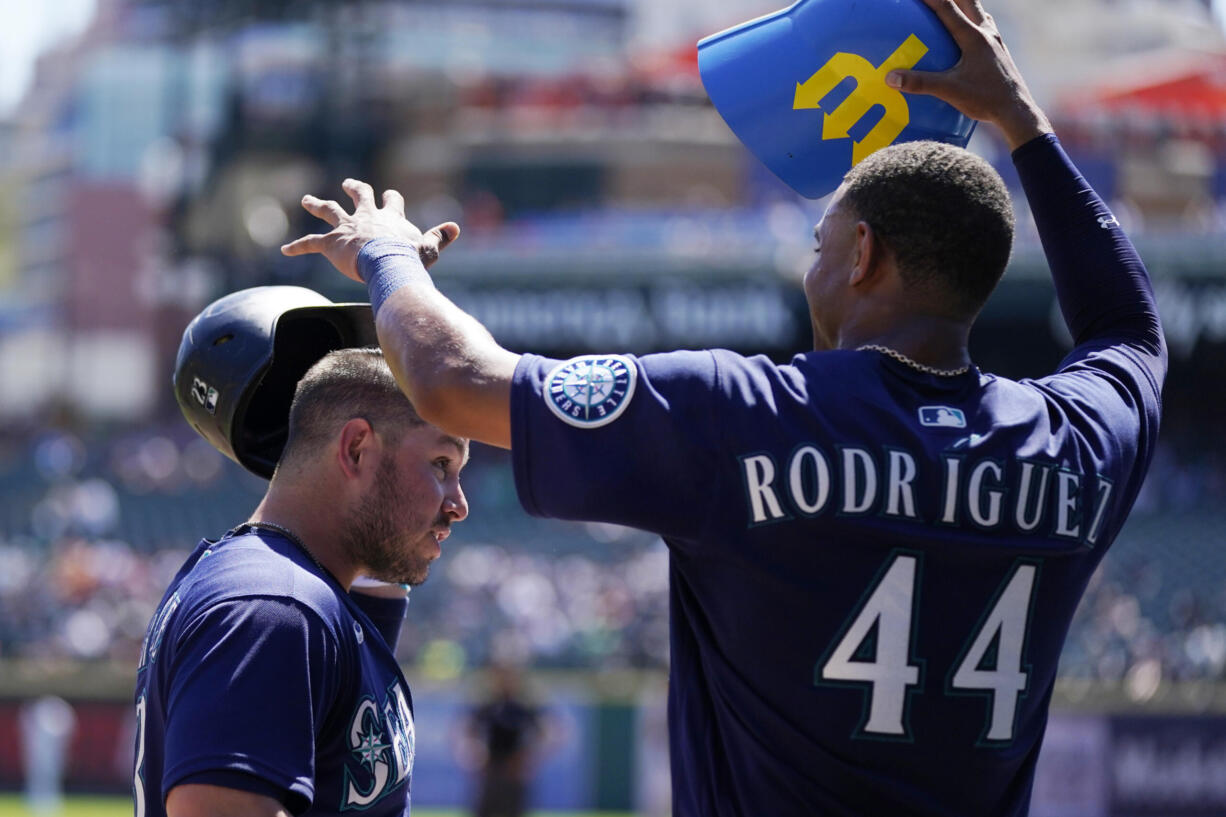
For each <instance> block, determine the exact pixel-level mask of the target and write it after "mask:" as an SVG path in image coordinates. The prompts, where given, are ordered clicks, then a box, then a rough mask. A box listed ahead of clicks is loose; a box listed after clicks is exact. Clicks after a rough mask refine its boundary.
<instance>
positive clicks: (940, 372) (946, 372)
mask: <svg viewBox="0 0 1226 817" xmlns="http://www.w3.org/2000/svg"><path fill="white" fill-rule="evenodd" d="M856 351H857V352H880V353H881V354H883V355H885V356H886V357H892V358H894V359H895V360H897V361H898V362H899V363H905V364H906V365H908V366H910V367H911V368H912V369H915V370H916V371H917V372H923V373H924V374H935V375H937V376H938V377H957V376H958V375H961V374H966V373H967V372H969V371H970V370H971V367H970V366H963V367H961V368H959V369H938V368H936V367H935V366H926V365H924V364H923V363H916V362H915V361H914V360H912V359H911V358H909V357H907V356H906V355H904V354H903V353H902V352H900V351H898V350H897V349H891V348H890V347H889V346H878V345H877V344H875V343H869V344H866V345H864V346H858V347H856Z"/></svg>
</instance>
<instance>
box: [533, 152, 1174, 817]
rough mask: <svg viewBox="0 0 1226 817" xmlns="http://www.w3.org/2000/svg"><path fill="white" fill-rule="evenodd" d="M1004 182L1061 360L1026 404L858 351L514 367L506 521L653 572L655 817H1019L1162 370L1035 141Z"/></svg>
mask: <svg viewBox="0 0 1226 817" xmlns="http://www.w3.org/2000/svg"><path fill="white" fill-rule="evenodd" d="M1015 158H1016V160H1017V162H1018V166H1019V172H1020V173H1021V174H1022V176H1023V179H1024V180H1027V184H1028V187H1027V192H1028V195H1029V197H1030V200H1031V204H1032V207H1033V209H1034V210H1035V213H1036V218H1037V219H1038V222H1039V226H1040V230H1041V231H1042V232H1043V237H1044V240H1045V247H1046V249H1047V252H1048V256H1049V262H1050V263H1051V264H1052V267H1053V274H1054V275H1055V276H1056V279H1057V288H1058V292H1059V295H1060V298H1061V300H1062V305H1063V306H1064V308H1065V313H1066V315H1067V316H1068V317H1069V323H1070V326H1071V328H1072V329H1073V333H1074V337H1075V338H1076V339H1077V341H1078V343H1077V346H1076V348H1075V349H1074V350H1073V352H1072V353H1071V354H1070V355H1069V357H1068V358H1067V359H1066V360H1065V361H1064V362H1063V363H1062V364H1061V365H1060V367H1059V369H1058V371H1057V372H1055V373H1054V374H1052V375H1050V376H1047V377H1044V378H1041V379H1038V380H1023V381H1012V380H1007V379H1004V378H1000V377H995V376H993V375H990V374H986V373H983V372H980V371H978V370H977V369H975V368H973V367H972V368H971V370H970V371H969V372H967V373H966V374H964V375H961V376H955V377H945V376H937V375H931V374H923V373H921V372H919V371H917V370H915V369H913V368H911V367H909V366H907V365H906V364H904V363H902V362H899V361H897V360H895V359H893V358H891V357H888V356H886V355H884V354H881V353H879V352H876V351H831V352H811V353H808V354H803V355H799V356H797V357H796V358H795V359H794V360H793V361H792V362H791V363H790V364H789V365H775V364H773V363H771V362H770V361H769V360H767V359H765V358H761V357H754V358H744V357H741V356H738V355H735V354H732V353H730V352H725V351H702V352H688V351H687V352H673V353H669V354H660V355H649V356H644V357H640V358H635V357H630V356H617V355H608V356H586V357H583V358H577V359H575V360H571V361H565V362H563V361H555V360H548V359H545V358H541V357H535V356H525V357H524V358H523V359H522V360H521V362H520V364H519V366H518V368H517V370H516V374H515V381H514V386H513V392H512V408H511V411H512V434H513V438H512V452H513V461H514V468H515V477H516V484H517V486H518V489H519V493H520V498H521V500H522V502H523V504H524V506H525V507H526V508H527V509H528V510H529V511H530V512H531V513H534V514H538V515H544V516H553V517H560V518H567V519H586V520H599V521H606V522H613V523H618V524H623V525H630V526H634V527H637V528H642V529H645V530H649V531H654V532H657V533H659V534H660V535H661V536H663V537H664V540H665V541H666V542H667V543H668V545H669V549H670V565H671V575H670V594H671V599H670V601H671V639H672V668H671V672H670V685H669V720H670V737H671V750H672V764H673V790H674V814H675V815H677V817H710V816H711V815H761V814H770V815H771V816H772V817H788V816H789V815H797V817H799V816H800V815H804V817H811V816H812V815H815V814H822V815H877V814H892V815H894V814H932V815H936V814H941V815H949V814H958V815H965V814H993V815H1021V814H1024V813H1025V812H1026V810H1027V807H1028V803H1029V795H1030V788H1031V784H1032V780H1033V774H1034V765H1035V760H1036V758H1037V755H1038V751H1039V745H1040V742H1041V739H1042V735H1043V730H1044V727H1045V724H1046V717H1047V707H1048V702H1049V699H1050V697H1051V692H1052V687H1053V683H1054V679H1055V674H1056V667H1057V663H1058V659H1059V654H1060V650H1061V646H1062V644H1063V642H1064V638H1065V634H1066V631H1067V628H1068V625H1069V622H1070V620H1071V619H1072V616H1073V613H1074V611H1075V609H1076V607H1077V603H1078V600H1079V599H1080V597H1081V594H1082V591H1083V589H1084V587H1085V584H1086V582H1087V581H1088V579H1089V578H1090V575H1091V573H1092V572H1093V570H1094V568H1095V566H1096V565H1097V564H1098V562H1099V561H1100V559H1101V558H1102V556H1103V553H1104V552H1105V551H1106V549H1107V547H1108V546H1109V545H1110V543H1111V541H1112V540H1113V539H1114V537H1115V536H1116V534H1117V532H1118V530H1119V528H1120V526H1121V524H1122V523H1123V521H1124V518H1125V516H1126V515H1127V513H1128V510H1129V508H1130V507H1131V505H1132V502H1133V500H1134V498H1135V496H1136V493H1137V490H1138V488H1139V487H1140V483H1141V480H1142V478H1143V475H1144V471H1145V468H1146V466H1147V463H1148V461H1149V459H1150V456H1151V453H1152V449H1153V444H1154V438H1155V435H1156V433H1157V424H1158V415H1159V395H1160V388H1161V382H1162V379H1163V377H1164V374H1165V352H1164V347H1163V346H1162V340H1161V335H1160V329H1159V327H1158V322H1157V315H1156V312H1155V311H1154V309H1153V300H1152V294H1151V293H1150V290H1149V286H1148V280H1147V278H1146V276H1145V274H1144V269H1143V268H1142V267H1141V266H1140V262H1139V260H1138V259H1136V256H1135V253H1133V252H1132V249H1131V245H1130V244H1129V243H1128V242H1127V239H1126V238H1124V237H1123V236H1122V233H1120V232H1119V230H1118V225H1117V224H1115V223H1114V219H1108V216H1109V214H1107V213H1106V210H1105V208H1104V207H1102V206H1101V202H1099V201H1098V199H1097V198H1096V197H1095V196H1094V195H1093V193H1092V191H1089V188H1088V187H1087V186H1085V184H1084V182H1083V181H1082V180H1081V179H1080V178H1079V177H1078V176H1077V175H1076V173H1075V171H1074V170H1073V169H1072V167H1071V165H1069V164H1068V162H1067V159H1066V158H1065V157H1064V155H1063V152H1062V151H1061V150H1060V149H1059V146H1058V144H1057V143H1056V142H1055V140H1054V137H1046V138H1043V139H1040V140H1036V141H1035V142H1034V143H1032V144H1030V145H1028V146H1025V147H1023V148H1022V149H1021V150H1020V151H1019V152H1018V154H1017V155H1016V157H1015ZM1036 177H1037V178H1038V181H1037V182H1036ZM1035 185H1037V186H1038V188H1039V189H1034V187H1035ZM1053 211H1054V213H1053ZM1104 219H1108V223H1103V220H1104ZM1074 262H1075V263H1074ZM1078 265H1080V267H1079V268H1076V267H1078ZM1077 276H1080V277H1077ZM1070 277H1072V278H1074V280H1071V281H1069V280H1062V278H1070Z"/></svg>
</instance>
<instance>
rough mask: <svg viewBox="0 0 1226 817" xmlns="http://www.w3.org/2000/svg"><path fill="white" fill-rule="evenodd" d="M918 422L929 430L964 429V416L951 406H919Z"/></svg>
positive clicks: (959, 410)
mask: <svg viewBox="0 0 1226 817" xmlns="http://www.w3.org/2000/svg"><path fill="white" fill-rule="evenodd" d="M919 421H920V425H922V426H928V427H929V428H966V415H965V414H963V413H962V409H956V408H953V407H952V406H920V410H919Z"/></svg>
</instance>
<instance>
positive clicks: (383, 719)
mask: <svg viewBox="0 0 1226 817" xmlns="http://www.w3.org/2000/svg"><path fill="white" fill-rule="evenodd" d="M349 748H350V750H351V752H352V755H353V758H354V760H355V761H356V763H354V762H352V761H349V762H346V764H345V788H344V791H345V800H344V802H342V803H341V811H349V810H352V809H366V808H369V807H370V806H371V805H373V804H375V803H377V802H378V801H379V800H381V799H383V797H384V796H385V795H387V794H389V793H390V792H392V791H394V790H396V789H398V788H399V787H400V786H401V784H402V783H404V782H405V781H406V780H408V779H409V778H410V776H411V775H412V772H413V755H414V733H413V716H412V714H411V713H410V711H409V703H408V700H407V699H406V698H405V696H404V690H402V689H401V688H400V686H399V684H393V685H392V686H391V687H390V688H389V689H388V692H387V695H386V697H385V698H384V699H383V706H382V707H380V706H379V705H378V704H377V703H376V702H375V700H374V699H373V698H369V697H368V698H365V699H363V700H362V702H361V703H360V704H358V707H357V709H356V710H354V713H353V717H352V718H350V719H349ZM355 767H356V771H355Z"/></svg>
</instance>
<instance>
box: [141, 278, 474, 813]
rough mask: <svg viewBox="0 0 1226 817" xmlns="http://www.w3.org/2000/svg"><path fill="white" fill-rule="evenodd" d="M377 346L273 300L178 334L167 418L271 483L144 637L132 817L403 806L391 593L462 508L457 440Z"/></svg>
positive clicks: (203, 553) (179, 581) (417, 571)
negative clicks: (427, 418) (178, 418)
mask: <svg viewBox="0 0 1226 817" xmlns="http://www.w3.org/2000/svg"><path fill="white" fill-rule="evenodd" d="M375 342H376V339H375V331H374V324H373V321H372V319H371V310H370V307H369V306H368V305H366V304H333V303H331V302H330V301H328V299H326V298H324V297H323V296H321V295H319V294H318V293H315V292H312V291H311V290H308V289H302V288H300V287H285V286H274V287H257V288H254V289H247V290H243V291H241V292H236V293H234V294H232V295H228V296H226V297H224V298H221V299H219V300H218V301H216V302H214V303H212V304H210V305H209V306H208V307H207V308H206V309H205V310H204V311H203V312H201V313H200V315H198V316H197V317H196V318H195V319H194V320H193V321H192V322H191V324H190V325H189V326H188V327H187V330H186V332H185V333H184V336H183V342H182V345H181V346H180V348H179V355H178V360H177V361H176V364H175V372H174V378H173V382H174V390H175V396H176V399H177V400H178V401H179V405H180V407H181V408H182V410H183V414H184V416H185V417H186V418H187V420H188V422H190V423H191V424H192V426H193V427H194V428H195V429H196V430H197V431H198V432H199V433H200V434H202V435H203V436H204V437H205V438H206V439H207V440H209V442H211V443H212V444H213V445H214V446H215V447H216V448H217V449H218V450H219V451H221V452H222V453H224V454H225V455H226V456H228V457H230V458H231V459H234V460H235V461H237V462H239V463H241V464H242V465H243V466H244V467H246V468H247V469H248V470H250V471H252V472H253V473H256V474H258V475H260V476H262V477H265V478H266V479H269V486H268V490H267V492H266V493H265V495H264V498H263V499H262V500H261V502H260V504H259V505H258V507H256V509H255V510H254V511H253V512H252V514H251V516H250V518H249V519H248V520H247V521H246V522H244V523H243V524H241V525H238V526H237V527H236V528H234V529H232V530H230V531H227V532H226V533H225V534H224V535H222V536H220V537H218V538H217V539H205V540H202V541H201V542H200V543H199V544H198V545H197V546H196V549H195V550H194V551H193V552H192V554H191V556H190V557H189V558H188V560H187V561H186V562H185V563H184V565H183V566H182V568H180V570H179V572H178V574H177V575H176V576H175V578H174V580H173V581H172V582H171V585H170V587H169V588H168V589H167V591H166V594H165V596H164V597H163V599H162V602H161V604H160V605H159V607H158V610H157V612H156V613H155V615H154V617H153V620H152V621H151V622H150V624H149V628H148V630H147V633H146V637H145V642H144V644H143V646H142V649H141V656H140V664H139V669H138V672H137V685H136V696H135V697H136V715H137V735H136V752H135V768H134V770H133V796H134V800H135V805H136V814H137V816H138V817H143V815H171V816H172V817H183V816H185V815H200V814H245V815H258V816H261V817H287V816H288V815H289V814H291V813H292V814H337V813H340V812H343V811H349V810H356V811H361V812H362V813H363V814H367V815H371V816H372V817H375V816H376V815H385V816H386V817H393V815H397V816H398V815H403V814H405V813H407V812H408V804H409V792H410V788H411V782H412V770H413V759H414V753H415V743H416V741H415V733H414V722H413V700H412V696H411V694H410V691H409V687H408V684H407V683H406V682H405V679H404V676H403V674H402V673H401V671H400V666H399V664H398V662H397V661H396V657H395V648H396V643H397V640H398V638H399V635H400V626H401V623H402V622H403V620H404V614H405V610H406V606H407V604H408V601H407V595H406V594H407V589H408V586H409V585H413V584H418V583H420V582H422V581H424V580H425V578H426V575H427V573H428V571H429V568H430V565H431V563H432V562H433V561H434V560H435V559H437V558H438V556H439V555H440V553H441V544H442V542H443V540H445V539H446V538H447V536H448V535H449V533H450V529H451V525H452V524H453V523H454V522H458V521H460V520H462V519H464V517H465V516H466V515H467V513H468V505H467V500H466V499H465V497H464V492H463V490H462V489H461V487H460V470H461V469H462V468H463V466H464V464H465V462H466V460H467V456H468V441H467V440H464V439H461V438H459V437H455V436H454V435H451V434H447V433H444V432H442V431H441V430H439V429H438V428H437V427H435V426H432V425H429V424H427V423H425V422H424V421H423V420H422V419H421V417H420V416H418V414H417V412H416V411H415V410H414V408H413V406H412V404H411V403H410V402H409V401H408V399H407V398H406V397H405V396H404V394H403V393H402V392H401V391H400V390H399V388H398V386H397V384H396V381H395V380H394V379H393V377H392V374H391V371H390V370H389V369H388V366H387V363H386V362H385V361H384V359H383V354H382V352H381V351H380V350H379V349H378V348H377V346H373V347H372V344H374V343H375ZM367 577H369V578H367ZM351 590H352V591H353V592H349V591H351Z"/></svg>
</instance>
